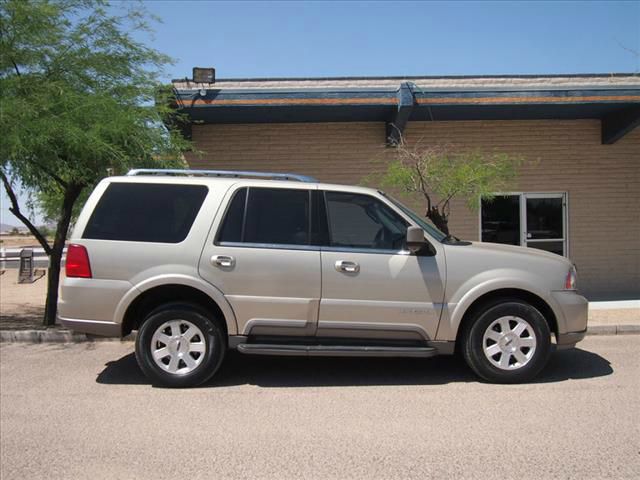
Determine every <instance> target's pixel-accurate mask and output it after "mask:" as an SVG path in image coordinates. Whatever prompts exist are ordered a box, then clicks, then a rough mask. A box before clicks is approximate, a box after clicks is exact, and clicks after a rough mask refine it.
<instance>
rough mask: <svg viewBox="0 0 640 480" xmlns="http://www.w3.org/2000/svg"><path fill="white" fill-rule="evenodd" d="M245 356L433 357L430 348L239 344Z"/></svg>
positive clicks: (435, 351)
mask: <svg viewBox="0 0 640 480" xmlns="http://www.w3.org/2000/svg"><path fill="white" fill-rule="evenodd" d="M237 349H238V351H239V352H240V353H244V354H247V355H288V356H303V357H433V356H435V355H438V350H437V349H435V348H431V347H379V346H367V345H275V344H269V343H241V344H240V345H238V347H237Z"/></svg>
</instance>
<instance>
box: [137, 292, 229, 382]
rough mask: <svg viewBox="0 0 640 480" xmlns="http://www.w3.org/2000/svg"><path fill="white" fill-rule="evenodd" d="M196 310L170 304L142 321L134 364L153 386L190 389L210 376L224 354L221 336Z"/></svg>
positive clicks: (213, 325) (220, 332)
mask: <svg viewBox="0 0 640 480" xmlns="http://www.w3.org/2000/svg"><path fill="white" fill-rule="evenodd" d="M205 315H206V314H205V312H203V311H201V310H199V309H198V308H197V307H195V306H191V305H182V304H169V305H165V306H163V307H160V308H159V309H156V310H154V311H153V312H151V314H149V316H148V317H147V318H146V319H145V320H144V322H143V323H142V326H141V327H140V330H139V331H138V336H137V337H136V360H137V361H138V365H140V368H141V369H142V371H143V372H144V374H145V375H146V376H147V377H149V378H150V379H151V381H152V382H154V383H155V384H159V385H163V386H166V387H193V386H196V385H200V384H201V383H203V382H205V381H207V380H208V379H209V378H211V377H212V376H213V374H214V373H215V372H216V370H217V369H218V368H219V367H220V364H221V363H222V359H223V358H224V354H225V342H224V336H223V332H222V330H221V329H220V327H219V326H218V324H217V322H216V321H212V320H210V319H208V318H207V316H205Z"/></svg>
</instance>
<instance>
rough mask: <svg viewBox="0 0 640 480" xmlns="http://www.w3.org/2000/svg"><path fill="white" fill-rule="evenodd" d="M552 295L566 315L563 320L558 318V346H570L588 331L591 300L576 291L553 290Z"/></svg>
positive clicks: (563, 314)
mask: <svg viewBox="0 0 640 480" xmlns="http://www.w3.org/2000/svg"><path fill="white" fill-rule="evenodd" d="M551 295H552V296H553V299H554V300H555V303H556V305H557V306H558V308H559V310H560V311H561V312H562V316H563V317H564V318H563V319H562V320H563V321H561V319H559V318H558V335H557V339H556V342H557V344H558V348H570V347H572V346H574V345H575V344H576V343H578V342H579V341H581V340H582V339H583V338H584V336H585V335H586V333H587V319H588V317H589V302H588V300H587V299H586V298H584V297H583V296H582V295H578V294H577V293H576V292H574V291H557V292H551Z"/></svg>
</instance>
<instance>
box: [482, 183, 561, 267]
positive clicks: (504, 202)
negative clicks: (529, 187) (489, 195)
mask: <svg viewBox="0 0 640 480" xmlns="http://www.w3.org/2000/svg"><path fill="white" fill-rule="evenodd" d="M480 231H481V239H482V241H483V242H494V243H506V244H510V245H520V246H523V247H530V248H539V249H541V250H546V251H548V252H552V253H556V254H558V255H564V256H567V255H568V253H569V252H568V251H567V197H566V194H565V193H510V194H499V195H496V196H495V197H494V198H493V199H491V200H483V201H482V207H481V211H480Z"/></svg>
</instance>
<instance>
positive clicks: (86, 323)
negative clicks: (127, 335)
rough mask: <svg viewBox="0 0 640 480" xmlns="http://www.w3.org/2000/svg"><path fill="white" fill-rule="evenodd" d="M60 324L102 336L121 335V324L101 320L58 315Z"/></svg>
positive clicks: (77, 330)
mask: <svg viewBox="0 0 640 480" xmlns="http://www.w3.org/2000/svg"><path fill="white" fill-rule="evenodd" d="M58 320H59V321H60V323H61V324H62V326H64V327H67V328H68V329H70V330H73V331H74V332H78V333H87V334H89V335H99V336H102V337H121V336H122V325H120V324H119V323H115V322H104V321H101V320H79V319H77V318H64V317H58Z"/></svg>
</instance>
